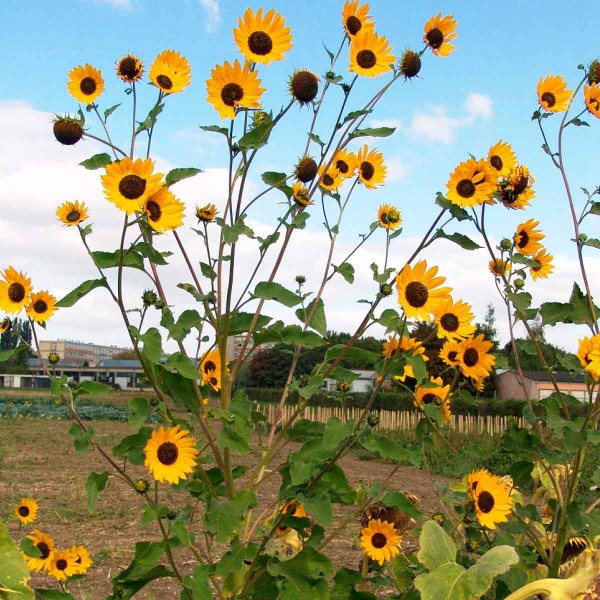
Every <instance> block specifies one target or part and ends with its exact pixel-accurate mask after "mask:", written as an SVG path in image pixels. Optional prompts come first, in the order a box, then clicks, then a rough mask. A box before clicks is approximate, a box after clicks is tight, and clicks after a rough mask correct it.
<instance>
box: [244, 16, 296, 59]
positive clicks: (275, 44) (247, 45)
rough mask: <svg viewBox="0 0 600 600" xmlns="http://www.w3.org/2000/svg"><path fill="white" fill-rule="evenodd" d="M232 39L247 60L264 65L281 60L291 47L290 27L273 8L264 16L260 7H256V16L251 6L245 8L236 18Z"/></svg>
mask: <svg viewBox="0 0 600 600" xmlns="http://www.w3.org/2000/svg"><path fill="white" fill-rule="evenodd" d="M233 39H234V40H235V43H236V44H237V47H238V48H239V51H240V52H241V53H242V54H243V55H244V56H245V58H246V59H247V60H249V61H250V62H255V63H262V64H265V65H267V64H269V63H271V62H274V61H278V60H283V58H284V54H285V53H286V52H287V51H288V50H289V49H290V48H291V47H292V34H291V29H290V28H289V27H286V26H285V19H284V18H283V17H282V16H281V15H280V14H279V13H276V12H275V11H274V10H273V9H271V10H270V11H269V12H267V13H265V15H264V16H263V9H262V8H259V9H258V12H257V13H256V16H255V15H254V11H253V10H252V9H251V8H249V9H248V10H246V12H245V13H244V16H243V18H242V17H239V18H238V26H237V29H234V30H233Z"/></svg>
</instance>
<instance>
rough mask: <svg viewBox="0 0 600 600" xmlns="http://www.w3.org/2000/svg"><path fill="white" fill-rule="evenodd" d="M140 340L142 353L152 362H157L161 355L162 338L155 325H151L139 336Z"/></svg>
mask: <svg viewBox="0 0 600 600" xmlns="http://www.w3.org/2000/svg"><path fill="white" fill-rule="evenodd" d="M140 342H142V343H143V344H144V347H143V348H142V354H143V355H144V356H145V357H146V358H147V359H148V360H149V361H150V362H151V363H153V364H155V365H156V364H159V363H160V359H161V357H162V340H161V337H160V332H159V331H158V329H156V327H151V328H150V329H148V331H146V333H143V334H142V335H141V336H140Z"/></svg>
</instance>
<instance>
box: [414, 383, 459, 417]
mask: <svg viewBox="0 0 600 600" xmlns="http://www.w3.org/2000/svg"><path fill="white" fill-rule="evenodd" d="M429 382H430V383H431V384H432V385H430V386H422V385H418V386H417V389H416V390H415V400H414V405H415V407H416V408H418V409H419V410H424V409H425V406H426V405H427V404H431V403H432V402H434V403H436V404H437V405H438V406H440V407H441V408H442V415H443V420H444V422H447V421H449V420H450V398H449V395H450V386H449V385H444V382H443V381H442V378H441V377H430V378H429ZM446 404H447V406H445V405H446ZM444 408H445V410H444Z"/></svg>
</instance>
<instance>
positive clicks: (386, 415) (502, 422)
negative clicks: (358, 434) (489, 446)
mask: <svg viewBox="0 0 600 600" xmlns="http://www.w3.org/2000/svg"><path fill="white" fill-rule="evenodd" d="M256 409H257V410H259V411H260V412H262V413H263V414H264V415H265V416H266V417H267V420H268V422H269V423H273V421H274V420H275V419H277V414H278V412H279V408H278V406H277V405H275V404H257V405H256ZM295 411H296V407H295V406H292V405H286V406H284V407H283V414H281V415H280V416H279V418H278V422H279V423H285V422H286V421H288V420H289V419H290V417H291V416H292V415H293V414H294V412H295ZM374 412H375V414H377V415H378V416H379V425H377V426H376V427H375V429H379V430H384V431H393V430H398V429H400V430H411V429H414V428H415V427H416V426H417V423H418V422H419V420H420V418H421V413H419V412H418V411H416V410H414V411H408V410H406V411H396V410H380V411H378V412H377V411H374ZM361 413H362V410H361V409H360V408H347V409H343V408H341V407H337V406H334V407H323V406H307V407H306V408H304V409H303V410H302V412H301V413H300V417H299V418H301V419H302V418H303V419H310V420H311V421H316V422H318V423H326V422H327V421H328V420H329V419H330V418H331V417H336V418H338V419H339V420H340V421H342V422H344V421H346V420H348V419H354V420H355V421H356V420H357V419H358V418H360V415H361ZM509 419H514V420H516V422H517V424H518V425H519V426H520V427H525V426H526V422H525V419H524V418H522V417H498V416H484V417H472V416H469V415H452V418H451V420H450V424H449V427H450V429H452V430H454V431H459V432H460V433H467V434H468V433H474V434H481V433H484V432H485V433H488V434H490V435H501V434H502V433H503V432H504V430H505V429H506V428H507V427H508V421H509Z"/></svg>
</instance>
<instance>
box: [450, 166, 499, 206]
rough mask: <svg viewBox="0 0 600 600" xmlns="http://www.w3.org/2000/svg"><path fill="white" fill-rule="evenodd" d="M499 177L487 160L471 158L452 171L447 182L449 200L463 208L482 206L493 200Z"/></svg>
mask: <svg viewBox="0 0 600 600" xmlns="http://www.w3.org/2000/svg"><path fill="white" fill-rule="evenodd" d="M497 178H498V177H497V176H496V175H495V174H494V171H493V170H492V169H491V168H490V166H489V165H488V163H487V162H486V161H485V160H483V159H481V160H475V159H474V158H470V159H469V160H467V161H465V162H462V163H460V164H459V165H458V167H456V169H455V170H454V173H450V179H449V180H448V183H447V184H446V189H447V190H448V193H447V197H448V200H450V202H452V203H454V204H457V205H458V206H462V207H463V208H472V207H473V206H481V205H482V204H483V203H484V202H489V201H491V199H492V195H493V194H494V192H495V191H496V180H497Z"/></svg>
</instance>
